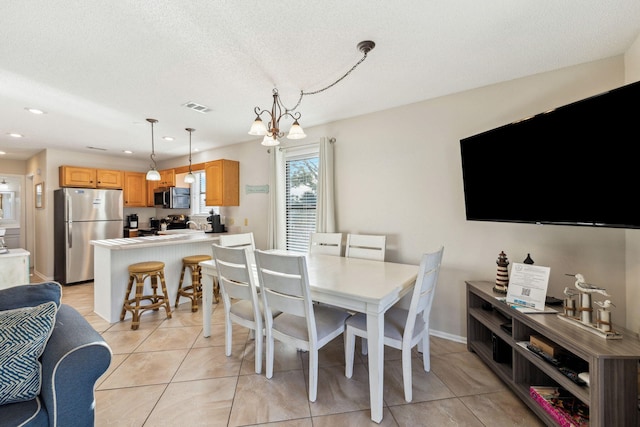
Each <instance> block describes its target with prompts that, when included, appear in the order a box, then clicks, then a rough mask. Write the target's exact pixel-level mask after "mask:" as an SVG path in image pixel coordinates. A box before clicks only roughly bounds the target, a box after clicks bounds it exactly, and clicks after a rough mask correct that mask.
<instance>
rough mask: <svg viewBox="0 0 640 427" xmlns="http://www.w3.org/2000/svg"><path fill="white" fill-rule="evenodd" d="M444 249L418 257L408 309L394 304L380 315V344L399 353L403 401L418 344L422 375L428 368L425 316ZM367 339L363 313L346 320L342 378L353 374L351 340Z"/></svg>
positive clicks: (407, 394)
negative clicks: (382, 328)
mask: <svg viewBox="0 0 640 427" xmlns="http://www.w3.org/2000/svg"><path fill="white" fill-rule="evenodd" d="M443 252H444V247H440V249H438V250H437V251H435V252H431V253H426V254H424V255H423V256H422V260H421V262H420V269H419V271H418V276H417V279H416V284H415V287H414V289H413V294H412V296H411V303H410V305H409V309H408V310H407V309H404V308H400V307H399V306H398V305H397V304H396V305H395V306H393V307H391V308H390V309H389V310H388V311H387V312H386V313H385V316H384V345H386V346H389V347H393V348H396V349H399V350H402V381H403V383H404V399H405V400H406V401H407V402H411V400H412V398H413V396H412V386H411V349H412V348H413V347H415V346H416V345H418V344H420V343H421V344H422V345H421V347H422V361H423V367H424V370H425V372H429V370H430V369H431V355H430V346H429V315H430V313H431V305H432V303H433V295H434V292H435V287H436V282H437V281H438V274H439V273H440V265H441V263H442V254H443ZM356 336H359V337H361V338H363V345H365V344H364V339H366V338H367V317H366V315H365V314H363V313H358V314H355V315H354V316H352V317H350V318H349V319H347V321H346V331H345V376H346V377H347V378H351V376H352V375H353V358H354V356H355V342H356V340H355V337H356Z"/></svg>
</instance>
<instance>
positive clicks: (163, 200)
mask: <svg viewBox="0 0 640 427" xmlns="http://www.w3.org/2000/svg"><path fill="white" fill-rule="evenodd" d="M190 195H191V192H190V190H189V189H188V188H181V187H169V188H158V189H157V190H155V191H154V192H153V204H154V206H155V207H157V208H165V209H189V208H190V207H191V204H190Z"/></svg>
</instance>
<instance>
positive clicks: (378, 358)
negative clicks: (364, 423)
mask: <svg viewBox="0 0 640 427" xmlns="http://www.w3.org/2000/svg"><path fill="white" fill-rule="evenodd" d="M383 333H384V313H378V312H377V311H374V312H368V313H367V335H368V337H369V338H368V340H367V345H368V350H369V356H368V357H369V394H370V401H371V402H370V403H371V419H372V420H373V421H375V422H376V423H380V422H381V421H382V412H383V410H382V404H383V399H382V397H383V388H384V336H383Z"/></svg>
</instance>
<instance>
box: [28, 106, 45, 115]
mask: <svg viewBox="0 0 640 427" xmlns="http://www.w3.org/2000/svg"><path fill="white" fill-rule="evenodd" d="M24 109H25V110H27V111H28V112H30V113H33V114H44V111H42V110H39V109H37V108H30V107H25V108H24Z"/></svg>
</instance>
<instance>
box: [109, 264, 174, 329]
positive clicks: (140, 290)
mask: <svg viewBox="0 0 640 427" xmlns="http://www.w3.org/2000/svg"><path fill="white" fill-rule="evenodd" d="M128 270H129V283H128V285H127V292H126V294H125V296H124V302H123V304H122V312H121V313H120V321H122V320H124V316H125V314H126V313H127V311H130V312H131V314H132V316H133V318H132V320H131V329H138V327H139V326H140V315H141V314H142V313H143V312H144V311H146V310H154V311H157V310H159V309H160V307H164V309H165V311H166V313H167V318H169V319H170V318H171V307H170V306H169V293H168V292H167V284H166V283H165V280H164V263H163V262H160V261H146V262H139V263H136V264H131V265H129V268H128ZM147 278H149V279H150V281H151V289H152V292H153V293H152V294H150V295H145V294H144V282H145V280H146V279H147ZM158 279H160V287H161V288H160V289H161V291H162V294H159V293H158ZM134 282H135V284H136V288H135V295H134V296H133V298H132V297H131V291H132V289H133V283H134ZM143 301H149V303H147V304H142V302H143Z"/></svg>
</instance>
